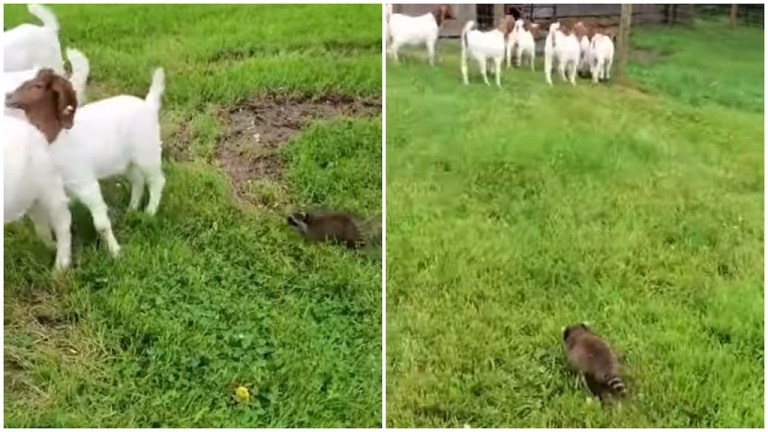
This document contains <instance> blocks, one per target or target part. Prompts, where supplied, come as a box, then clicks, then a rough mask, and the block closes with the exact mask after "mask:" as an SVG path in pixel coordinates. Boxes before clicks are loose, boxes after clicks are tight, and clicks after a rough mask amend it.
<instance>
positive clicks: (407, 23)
mask: <svg viewBox="0 0 768 432" xmlns="http://www.w3.org/2000/svg"><path fill="white" fill-rule="evenodd" d="M453 18H454V16H453V12H452V10H451V7H450V6H448V5H442V6H440V7H438V8H437V9H436V10H435V11H433V12H429V13H426V14H424V15H419V16H415V17H413V16H409V15H403V14H399V13H392V7H391V5H390V6H388V8H387V40H388V41H389V45H390V49H391V51H392V56H393V58H394V59H395V61H396V62H399V61H400V58H399V57H398V55H397V53H398V50H400V47H402V46H408V45H411V46H413V45H426V46H427V55H428V56H429V64H430V66H434V65H435V45H436V44H437V38H438V35H439V34H440V27H441V26H442V25H443V22H444V21H445V20H447V19H453Z"/></svg>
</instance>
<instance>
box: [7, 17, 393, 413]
mask: <svg viewBox="0 0 768 432" xmlns="http://www.w3.org/2000/svg"><path fill="white" fill-rule="evenodd" d="M52 9H53V10H54V11H55V13H56V14H57V16H58V17H59V20H60V22H61V39H62V45H63V46H65V47H69V46H72V47H76V48H78V49H80V50H82V51H83V52H84V53H85V55H86V56H88V57H89V59H90V61H91V78H90V82H89V89H90V96H91V99H92V100H96V99H98V98H100V97H106V96H109V95H115V94H120V93H131V94H136V95H144V94H145V93H146V91H147V88H148V85H149V81H150V72H151V69H152V68H153V67H156V66H163V67H165V68H166V74H167V89H166V93H165V98H164V107H163V111H162V114H161V116H162V122H163V129H164V130H163V135H164V137H163V139H164V145H165V146H166V149H167V150H166V152H165V153H166V157H167V160H166V161H165V163H164V167H165V170H166V176H167V180H168V182H167V185H166V189H165V193H164V197H163V201H162V203H161V206H160V211H159V213H158V214H157V215H156V216H155V217H154V218H152V217H147V216H146V215H144V214H142V213H127V212H126V211H125V209H126V207H127V205H128V188H127V187H126V185H125V184H124V183H119V184H118V183H117V182H115V181H104V182H102V186H103V189H104V190H105V199H106V201H107V203H108V205H109V206H110V215H111V219H112V221H113V227H114V230H115V235H116V236H117V238H118V241H120V242H121V245H122V246H123V254H122V256H121V257H120V258H119V259H117V260H113V259H111V258H110V257H109V256H108V253H107V251H106V248H105V247H104V246H103V245H102V244H101V242H100V241H99V240H98V236H97V235H96V234H95V232H94V229H93V226H92V223H91V220H90V215H89V214H88V212H87V211H86V210H85V209H84V208H83V207H81V206H76V207H74V218H75V220H74V223H73V227H74V237H75V245H74V250H73V254H74V259H75V266H74V269H73V270H72V271H71V272H70V273H69V274H68V275H67V276H66V277H65V278H63V279H62V280H60V281H56V280H54V278H52V275H51V269H52V265H53V261H52V260H53V256H52V253H51V252H50V251H48V250H46V249H45V247H44V246H42V244H41V243H40V242H39V240H37V239H36V237H35V236H34V234H33V230H32V228H31V225H30V224H29V223H28V222H25V223H19V224H13V225H9V226H7V227H6V228H5V236H4V237H5V243H4V254H5V266H4V269H5V277H4V283H5V289H4V300H5V303H4V304H5V306H4V312H5V329H4V335H5V347H4V349H5V351H4V354H5V362H4V363H5V407H4V408H5V410H4V412H5V425H6V426H7V427H31V426H48V427H62V426H66V427H85V426H88V427H150V426H164V427H273V426H282V427H298V426H304V427H309V426H311V427H335V426H358V427H375V426H378V425H380V423H381V398H382V392H381V385H380V384H381V270H380V268H381V259H380V257H378V258H377V257H375V256H357V255H355V254H352V253H349V252H347V251H345V250H342V249H341V248H339V247H334V246H319V245H309V244H306V243H304V242H302V241H301V240H300V239H298V238H297V237H296V236H295V235H294V234H293V233H292V232H290V231H289V230H288V228H287V226H286V224H285V222H284V221H285V214H286V213H287V212H288V211H290V210H291V209H293V208H296V207H303V206H305V205H308V206H326V207H333V208H344V209H349V210H352V211H357V212H361V213H363V214H369V215H374V214H377V213H380V212H381V121H380V118H379V117H377V118H373V119H369V120H366V119H339V120H336V121H324V122H317V123H315V124H313V126H312V127H311V128H310V129H309V130H308V131H306V132H305V133H304V134H302V135H299V136H298V137H297V138H296V139H295V140H293V141H291V142H290V143H289V144H288V145H287V146H286V147H285V148H284V151H283V152H282V153H281V158H282V160H283V165H284V173H283V174H284V175H283V180H282V181H281V182H280V184H269V183H268V184H266V185H264V184H262V188H261V189H260V190H261V191H262V192H263V193H264V194H270V193H272V194H274V193H285V194H286V195H287V196H285V197H281V199H280V200H277V201H276V202H278V203H283V205H280V206H277V207H276V208H271V209H265V208H263V206H262V207H259V206H253V205H250V206H249V205H242V203H241V202H239V201H238V199H237V198H236V195H235V193H234V192H233V190H232V186H231V184H230V181H229V179H228V177H227V175H226V173H225V172H224V171H223V170H222V169H221V168H219V167H218V165H217V161H216V160H215V155H216V152H215V149H216V145H217V142H218V141H219V140H221V137H222V134H224V132H225V129H224V126H223V124H222V121H221V117H222V115H223V116H226V111H227V110H229V109H231V108H233V107H234V106H236V105H237V104H238V103H240V102H242V101H245V100H246V99H248V98H250V97H252V96H254V95H256V94H259V93H283V94H285V93H301V94H304V95H309V96H314V95H320V94H347V95H351V96H355V97H366V98H371V97H380V95H381V33H380V22H381V21H380V20H381V8H380V6H376V5H348V6H330V5H328V6H287V5H286V6H229V5H221V6H219V5H217V6H211V5H200V6H189V5H111V6H76V5H69V6H53V7H52ZM5 13H6V15H5V16H6V20H5V23H4V27H5V28H9V27H12V26H14V25H16V24H18V23H21V22H25V21H27V22H33V21H34V18H32V17H30V16H29V15H28V14H27V12H26V9H25V7H24V6H19V5H16V6H6V7H5ZM310 35H311V36H310ZM182 137H186V138H185V139H184V140H182V139H181V138H182ZM177 154H185V155H187V157H186V158H185V159H184V161H183V162H182V161H181V160H180V159H179V160H177V159H176V158H175V155H177ZM329 167H330V168H329ZM275 191H278V192H275ZM257 198H259V197H257ZM265 199H269V197H266V198H265ZM238 385H245V386H246V387H248V388H249V390H250V392H251V402H250V404H248V405H239V404H238V403H236V402H235V400H234V398H233V394H234V393H233V390H234V388H235V387H236V386H238Z"/></svg>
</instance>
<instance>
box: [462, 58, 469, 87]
mask: <svg viewBox="0 0 768 432" xmlns="http://www.w3.org/2000/svg"><path fill="white" fill-rule="evenodd" d="M461 76H462V78H463V79H464V85H469V65H468V64H467V56H465V55H464V53H462V55H461Z"/></svg>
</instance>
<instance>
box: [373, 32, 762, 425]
mask: <svg viewBox="0 0 768 432" xmlns="http://www.w3.org/2000/svg"><path fill="white" fill-rule="evenodd" d="M698 31H703V32H704V34H712V33H714V32H716V31H722V32H723V33H724V36H723V39H722V40H716V39H714V40H713V39H709V38H706V37H701V33H699V32H698ZM632 40H633V41H634V43H635V44H636V47H642V48H643V49H645V50H650V51H651V54H652V57H653V58H652V60H653V61H644V62H643V63H640V62H637V63H632V64H631V65H630V73H631V77H632V78H633V79H634V81H635V83H634V85H632V86H619V85H616V84H612V83H607V84H603V85H600V86H597V87H596V86H594V85H592V84H591V82H588V81H584V80H581V81H579V83H578V86H576V87H571V86H570V85H568V84H564V83H562V82H561V81H559V78H555V86H554V88H548V87H547V86H546V84H545V82H544V77H543V72H542V70H541V68H542V65H541V62H539V64H538V65H537V71H536V72H535V73H531V72H530V71H527V70H513V71H506V72H504V74H503V76H502V86H503V88H502V89H501V90H498V89H497V88H495V87H490V88H489V87H486V86H485V85H484V84H482V79H481V77H480V76H479V73H478V72H477V69H476V66H475V65H474V64H472V65H471V67H472V68H473V69H472V72H471V73H472V75H471V85H469V86H467V87H464V86H463V85H461V84H460V83H461V74H460V70H459V59H458V51H457V49H456V44H455V43H451V42H448V43H443V44H442V45H441V46H440V47H439V48H438V52H439V54H440V55H441V56H442V60H441V62H440V64H439V66H438V67H437V68H435V69H430V68H429V67H428V66H426V61H425V60H424V54H423V53H421V51H418V52H417V51H412V52H411V54H410V55H409V56H407V57H406V60H405V63H403V64H401V65H395V64H393V63H392V62H391V61H390V62H389V63H388V66H387V109H388V111H387V156H388V158H387V248H388V250H387V365H388V366H387V381H388V382H387V417H388V418H387V423H388V425H391V426H397V427H424V426H429V427H457V426H458V427H461V426H463V425H464V424H469V425H471V426H472V427H630V426H631V427H673V426H674V427H722V426H729V427H761V426H762V425H763V422H764V419H763V358H764V353H763V327H764V324H763V302H764V297H763V239H764V235H763V170H764V168H763V112H762V106H763V33H762V31H760V30H757V29H740V30H737V31H735V32H733V31H730V30H727V29H724V28H722V27H721V28H719V29H717V28H713V27H711V25H703V24H699V25H698V28H697V29H696V30H686V29H668V28H662V29H659V30H658V31H656V32H651V31H649V30H638V31H637V32H636V33H633V35H632ZM441 42H443V41H441ZM646 54H647V53H646ZM646 57H647V56H646ZM582 320H586V321H589V322H590V323H591V324H592V326H593V328H594V329H595V331H596V332H598V333H599V334H602V335H604V336H605V337H606V338H607V339H608V340H609V341H610V342H611V343H612V344H613V346H614V348H615V349H616V350H617V351H618V352H619V353H620V356H621V360H622V361H623V363H624V364H625V367H626V381H627V383H628V386H629V389H630V398H629V399H628V400H626V401H625V402H624V403H623V404H622V405H621V407H620V408H615V409H608V408H606V409H601V408H600V407H599V406H598V405H596V404H591V405H589V404H587V403H586V402H585V397H586V393H585V390H584V389H582V388H581V387H579V386H577V385H576V383H575V382H574V378H573V375H572V374H571V373H570V372H569V371H568V369H567V366H566V363H565V356H564V354H563V349H562V337H561V334H562V333H561V330H560V329H561V327H562V326H565V325H569V324H572V323H576V322H578V321H582Z"/></svg>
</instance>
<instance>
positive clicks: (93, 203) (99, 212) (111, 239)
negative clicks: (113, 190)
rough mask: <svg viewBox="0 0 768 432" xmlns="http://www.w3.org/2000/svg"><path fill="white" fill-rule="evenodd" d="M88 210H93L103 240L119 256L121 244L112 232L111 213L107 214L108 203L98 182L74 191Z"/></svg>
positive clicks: (94, 219) (92, 215) (93, 216)
mask: <svg viewBox="0 0 768 432" xmlns="http://www.w3.org/2000/svg"><path fill="white" fill-rule="evenodd" d="M73 192H74V195H76V196H77V199H79V200H80V201H81V202H82V203H83V204H85V206H86V207H88V210H90V211H91V217H92V218H93V226H94V227H95V228H96V231H98V232H99V235H101V238H102V240H104V242H105V243H106V244H107V249H109V252H110V253H111V254H112V256H113V257H117V256H118V255H119V254H120V245H119V244H118V243H117V239H115V234H114V233H113V232H112V224H111V223H110V221H109V215H108V214H107V204H106V203H105V202H104V198H103V197H102V195H101V188H100V187H99V183H98V182H95V181H94V182H93V183H92V184H89V185H87V186H85V187H82V188H79V189H78V190H75V191H73Z"/></svg>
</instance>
